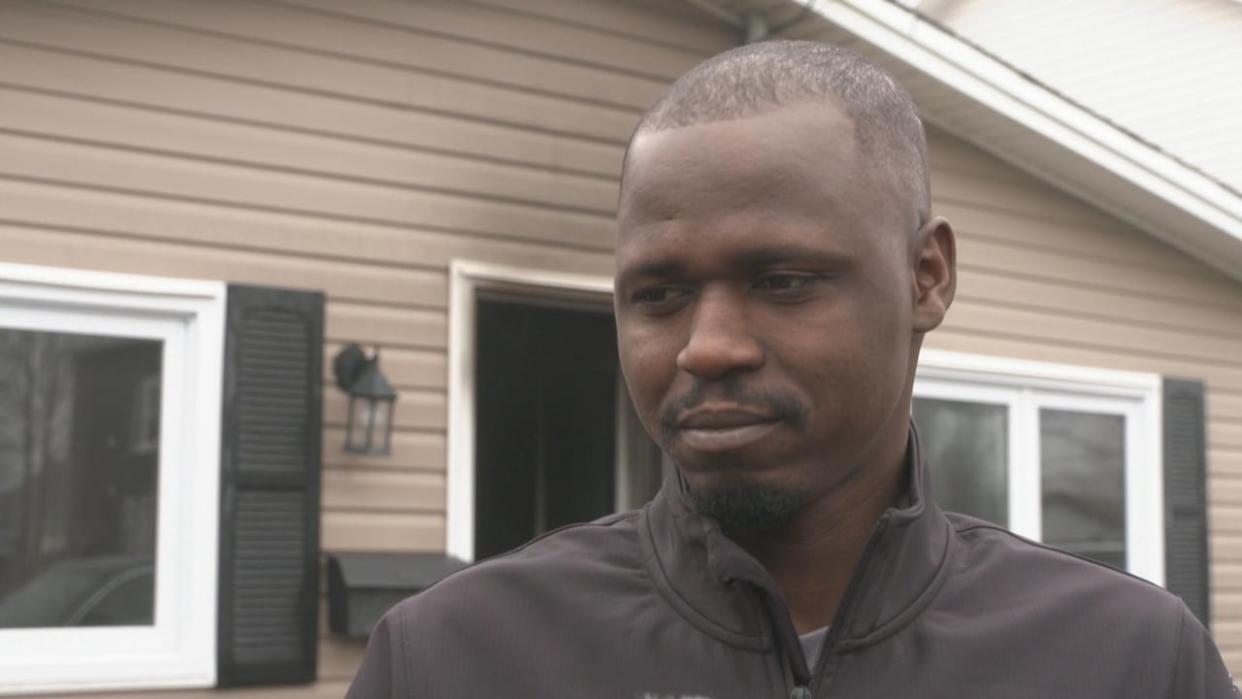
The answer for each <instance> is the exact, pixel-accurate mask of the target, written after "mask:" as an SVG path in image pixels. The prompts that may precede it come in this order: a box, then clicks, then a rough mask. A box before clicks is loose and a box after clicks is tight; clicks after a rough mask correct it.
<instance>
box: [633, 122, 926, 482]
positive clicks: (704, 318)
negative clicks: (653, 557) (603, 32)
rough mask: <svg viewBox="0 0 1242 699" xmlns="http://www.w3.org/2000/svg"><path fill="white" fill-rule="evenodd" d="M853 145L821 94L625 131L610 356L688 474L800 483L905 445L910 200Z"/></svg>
mask: <svg viewBox="0 0 1242 699" xmlns="http://www.w3.org/2000/svg"><path fill="white" fill-rule="evenodd" d="M863 157H864V155H863V154H862V153H860V152H859V149H858V147H857V146H856V144H855V139H854V134H853V125H852V121H851V120H850V118H849V117H848V116H846V115H844V114H843V113H842V112H840V111H839V110H837V109H836V108H834V107H831V106H824V105H804V106H790V107H784V108H780V109H778V110H776V111H772V112H768V113H765V114H761V115H759V116H755V117H751V118H746V119H739V120H734V121H725V122H715V123H707V124H700V125H696V126H691V127H687V128H682V129H674V130H668V131H659V132H650V133H644V134H640V135H639V136H638V137H637V139H636V140H635V142H634V143H633V145H632V147H631V150H630V155H629V160H628V168H627V174H626V181H625V188H624V191H623V194H622V198H621V202H620V206H619V211H618V240H617V279H616V317H617V329H618V338H619V339H618V341H619V348H620V356H621V365H622V369H623V371H624V373H625V376H626V380H627V382H628V384H629V388H630V391H631V394H632V395H633V398H634V403H635V406H636V408H637V411H638V414H639V415H640V417H641V418H642V420H643V423H644V424H645V425H646V427H647V429H648V431H649V432H650V433H651V434H652V435H653V437H654V438H655V439H656V441H657V442H659V443H660V445H661V446H662V447H663V448H664V449H665V451H667V452H668V454H669V455H670V456H671V457H672V458H673V460H674V461H675V462H676V464H677V465H678V467H679V468H680V469H681V471H682V473H683V475H684V476H685V477H686V479H687V481H688V483H689V484H690V486H691V489H692V490H694V491H700V492H710V491H712V490H714V489H719V490H730V489H731V490H738V489H739V488H741V489H745V488H752V489H753V488H754V487H755V486H763V487H762V488H759V490H764V489H765V488H766V489H768V490H771V489H777V490H781V491H790V492H797V493H799V494H800V497H802V499H803V500H806V499H809V498H814V497H817V496H819V495H822V494H824V493H826V492H828V491H830V490H832V489H833V488H834V486H835V485H837V484H839V483H841V482H842V481H844V480H845V479H848V478H851V477H852V476H853V475H855V474H856V473H862V472H864V470H865V467H866V466H867V465H869V464H870V463H871V462H872V461H874V460H875V459H876V458H878V457H879V456H880V453H879V452H881V451H883V449H884V446H883V445H885V444H889V445H891V444H892V442H893V440H894V439H898V440H901V444H902V446H903V447H904V439H905V433H906V429H907V427H906V425H907V419H908V418H907V416H908V411H909V386H910V382H911V372H912V369H913V364H914V361H915V360H914V357H915V355H916V353H917V343H918V340H917V338H916V333H915V332H914V328H913V322H914V320H913V318H912V315H913V313H914V308H913V307H914V305H915V299H916V297H917V290H916V289H915V287H916V286H917V285H916V284H915V282H914V280H913V277H914V276H915V273H914V271H913V269H912V252H911V250H912V249H911V245H910V242H909V241H910V236H911V235H912V234H913V230H912V229H913V228H914V227H915V226H917V223H918V222H917V213H916V212H915V211H914V210H913V207H912V206H911V205H910V203H909V201H896V199H899V198H901V197H898V196H895V194H894V188H893V187H892V186H889V185H888V184H886V183H885V182H883V181H881V180H880V179H879V178H877V177H874V176H872V175H870V174H868V173H870V172H871V171H872V170H871V169H869V168H865V167H862V166H861V164H862V163H861V158H863ZM916 257H917V255H916Z"/></svg>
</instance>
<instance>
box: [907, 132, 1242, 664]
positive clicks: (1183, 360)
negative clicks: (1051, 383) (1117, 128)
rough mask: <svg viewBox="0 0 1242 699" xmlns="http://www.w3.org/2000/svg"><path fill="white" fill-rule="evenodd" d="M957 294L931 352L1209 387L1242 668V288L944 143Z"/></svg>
mask: <svg viewBox="0 0 1242 699" xmlns="http://www.w3.org/2000/svg"><path fill="white" fill-rule="evenodd" d="M930 148H931V153H930V155H931V161H932V168H933V177H932V182H933V185H932V186H933V190H934V192H933V196H934V199H935V202H936V209H937V212H938V213H940V214H941V215H944V216H946V217H947V218H948V219H949V220H951V221H952V222H953V223H954V224H955V228H956V230H957V232H958V255H959V257H958V268H959V273H960V278H959V282H958V295H957V300H956V301H955V303H954V305H953V308H952V310H951V311H950V312H949V317H948V320H947V322H946V323H945V324H944V326H943V327H942V328H940V329H939V330H937V331H936V332H934V333H932V334H931V335H930V336H929V337H928V340H927V346H929V347H934V348H937V349H944V350H955V351H960V352H973V353H978V354H988V355H997V356H1005V357H1018V358H1023V359H1033V360H1040V361H1049V362H1060V363H1066V364H1077V365H1084V366H1097V367H1110V368H1115V369H1125V370H1131V371H1143V372H1153V373H1158V374H1162V375H1167V376H1175V377H1186V378H1196V379H1201V380H1203V381H1205V382H1206V383H1207V402H1208V416H1209V421H1208V425H1207V431H1208V469H1209V482H1208V493H1209V501H1210V510H1209V515H1210V517H1211V542H1210V544H1211V552H1212V602H1213V634H1214V636H1215V637H1216V639H1217V642H1218V643H1219V644H1220V646H1221V650H1222V652H1223V654H1224V656H1225V660H1226V662H1227V663H1228V664H1229V665H1230V667H1232V668H1234V669H1237V668H1242V284H1240V283H1238V282H1237V281H1234V280H1232V279H1229V278H1227V277H1225V276H1224V275H1222V274H1220V273H1218V272H1216V271H1214V270H1212V269H1211V268H1209V267H1207V266H1206V265H1204V264H1202V263H1200V262H1198V261H1195V260H1193V259H1191V258H1189V257H1187V256H1185V255H1183V254H1182V253H1180V252H1178V251H1176V250H1174V249H1172V248H1170V247H1169V246H1167V245H1164V244H1163V243H1160V242H1158V241H1157V240H1156V239H1155V238H1153V237H1151V236H1148V235H1145V234H1143V233H1141V232H1139V231H1137V230H1134V229H1133V228H1130V227H1129V226H1127V225H1125V224H1123V223H1121V222H1120V221H1118V220H1116V219H1114V218H1111V217H1109V216H1107V215H1106V214H1103V213H1101V212H1099V211H1098V210H1095V209H1093V208H1091V207H1089V206H1088V205H1086V204H1083V203H1081V202H1079V201H1077V200H1075V199H1073V198H1071V197H1069V196H1067V195H1066V194H1064V193H1061V192H1059V191H1057V190H1055V189H1054V188H1053V187H1051V186H1049V185H1047V184H1045V183H1043V182H1041V181H1039V180H1037V179H1035V178H1033V177H1030V176H1027V175H1025V174H1023V173H1022V172H1020V171H1019V170H1017V169H1015V168H1013V167H1011V166H1008V165H1006V164H1004V163H1002V162H1000V161H998V160H995V159H994V158H991V157H990V156H988V155H986V154H984V153H982V152H980V151H978V150H976V149H974V148H971V147H970V146H968V145H966V144H965V143H963V142H962V141H960V140H957V139H955V138H953V137H952V136H949V135H947V134H945V133H943V132H940V131H933V133H932V138H931V143H930Z"/></svg>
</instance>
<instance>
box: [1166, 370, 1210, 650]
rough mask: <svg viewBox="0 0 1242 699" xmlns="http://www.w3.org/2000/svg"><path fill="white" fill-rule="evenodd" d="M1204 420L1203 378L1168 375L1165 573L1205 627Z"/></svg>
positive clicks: (1206, 598) (1206, 614) (1207, 605)
mask: <svg viewBox="0 0 1242 699" xmlns="http://www.w3.org/2000/svg"><path fill="white" fill-rule="evenodd" d="M1206 419H1207V415H1206V412H1205V408H1204V401H1203V384H1202V383H1200V382H1198V381H1187V380H1183V379H1165V381H1164V502H1165V506H1164V507H1165V516H1164V537H1165V567H1166V573H1165V577H1166V582H1167V584H1168V588H1169V591H1171V592H1173V593H1174V594H1176V595H1177V596H1178V597H1181V598H1182V600H1183V601H1184V602H1185V603H1186V606H1188V607H1190V611H1192V612H1194V614H1195V616H1196V617H1198V618H1199V621H1200V622H1202V623H1203V625H1204V626H1207V625H1208V622H1209V621H1210V608H1209V602H1210V600H1209V595H1208V586H1209V578H1208V539H1207V537H1208V521H1207V469H1206V466H1207V446H1206V445H1207V439H1206V433H1205V428H1204V424H1205V421H1206Z"/></svg>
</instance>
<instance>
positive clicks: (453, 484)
mask: <svg viewBox="0 0 1242 699" xmlns="http://www.w3.org/2000/svg"><path fill="white" fill-rule="evenodd" d="M480 291H500V292H504V293H511V294H513V295H515V296H524V297H527V298H540V299H549V300H552V301H557V300H562V301H563V300H566V299H570V300H573V299H578V300H582V299H597V300H599V301H601V302H608V303H610V302H611V300H612V279H611V278H609V277H603V276H592V275H586V274H568V273H564V272H552V271H547V270H537V269H528V268H522V267H509V266H505V265H493V264H484V263H478V262H470V261H465V260H454V261H453V262H452V264H451V265H450V266H449V347H448V352H449V357H448V365H449V366H448V369H449V380H448V412H449V414H448V424H449V427H448V432H449V435H448V477H447V483H446V488H447V491H448V492H447V497H446V512H445V518H444V519H445V524H444V526H445V551H446V552H447V553H448V554H449V555H450V556H456V557H457V558H460V559H462V560H463V561H473V560H474V436H475V429H474V427H475V381H474V379H475V377H474V362H475V343H476V337H475V323H476V315H477V314H476V308H477V303H478V298H479V292H480Z"/></svg>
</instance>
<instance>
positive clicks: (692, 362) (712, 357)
mask: <svg viewBox="0 0 1242 699" xmlns="http://www.w3.org/2000/svg"><path fill="white" fill-rule="evenodd" d="M763 359H764V357H763V346H762V345H761V344H760V343H759V342H758V341H757V340H756V339H755V336H754V335H753V334H751V329H750V328H749V327H748V325H747V322H746V313H745V308H744V301H743V300H741V299H734V298H731V297H730V296H729V295H728V294H727V293H710V294H709V293H707V292H706V291H704V292H703V293H701V294H700V296H699V299H698V302H697V303H696V304H695V309H694V315H693V318H692V320H691V326H690V336H689V337H688V338H687V340H686V346H685V347H683V348H682V349H681V351H680V352H678V353H677V368H678V369H681V370H682V371H685V372H688V373H690V374H693V375H694V376H697V377H699V378H701V379H718V378H722V377H724V376H726V375H728V374H731V373H734V372H738V371H753V370H755V369H758V368H759V367H761V366H763Z"/></svg>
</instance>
